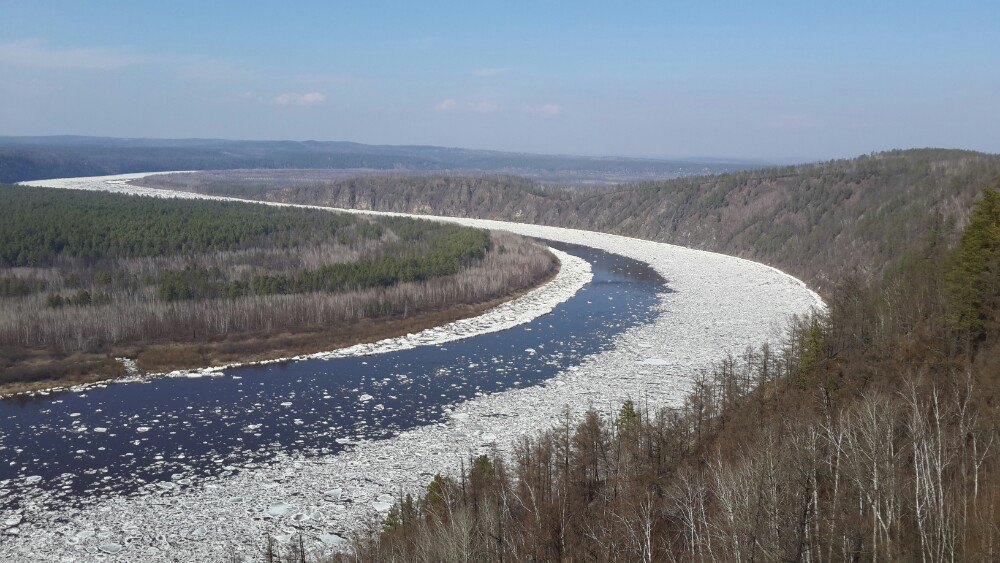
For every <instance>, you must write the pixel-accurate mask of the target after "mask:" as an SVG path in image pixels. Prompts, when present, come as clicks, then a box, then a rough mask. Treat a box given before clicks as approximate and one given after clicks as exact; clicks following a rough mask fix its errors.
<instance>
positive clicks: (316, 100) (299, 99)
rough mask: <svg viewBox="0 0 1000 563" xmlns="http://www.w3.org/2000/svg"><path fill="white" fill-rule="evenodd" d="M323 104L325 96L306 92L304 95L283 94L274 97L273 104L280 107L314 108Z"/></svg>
mask: <svg viewBox="0 0 1000 563" xmlns="http://www.w3.org/2000/svg"><path fill="white" fill-rule="evenodd" d="M324 102H326V94H321V93H319V92H308V93H305V94H296V93H294V92H285V93H284V94H278V95H277V96H275V97H274V103H276V104H278V105H280V106H314V105H317V104H322V103H324Z"/></svg>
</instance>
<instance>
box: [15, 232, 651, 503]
mask: <svg viewBox="0 0 1000 563" xmlns="http://www.w3.org/2000/svg"><path fill="white" fill-rule="evenodd" d="M550 244H551V245H552V246H554V247H557V248H560V249H562V250H565V251H567V252H569V253H571V254H574V255H577V256H579V257H581V258H583V259H585V260H587V261H588V262H590V263H591V265H592V267H593V272H594V279H593V281H592V282H590V283H588V284H587V285H586V286H585V287H584V288H583V289H582V290H580V291H579V292H578V293H577V294H576V295H575V296H573V297H572V298H571V299H569V300H568V301H566V302H565V303H563V304H561V305H559V306H558V307H556V308H555V310H553V311H552V312H551V313H549V314H546V315H543V316H541V317H539V318H537V319H535V320H534V321H532V322H530V323H527V324H523V325H519V326H517V327H515V328H512V329H510V330H505V331H501V332H494V333H489V334H484V335H481V336H476V337H472V338H467V339H464V340H458V341H454V342H449V343H447V344H442V345H438V346H420V347H417V348H413V349H410V350H403V351H399V352H391V353H386V354H379V355H373V356H364V357H354V358H337V359H331V360H305V361H299V362H290V363H285V364H268V365H262V366H247V367H241V368H234V369H230V370H227V371H226V372H225V373H224V374H223V375H221V376H217V377H202V378H197V379H189V378H158V379H154V380H152V381H148V382H139V383H122V384H112V385H108V386H105V387H98V388H92V389H89V390H87V391H85V392H80V393H62V394H58V395H49V396H45V397H33V398H30V399H24V398H21V399H8V400H6V401H4V402H2V403H0V508H15V507H17V506H21V505H23V503H24V501H25V500H27V497H31V498H33V499H34V501H35V502H41V503H42V504H44V505H59V504H64V503H69V504H80V503H83V502H86V501H88V500H93V499H96V498H100V497H102V496H105V495H107V494H109V493H126V494H130V493H135V492H141V491H143V490H144V489H150V488H156V487H169V486H173V485H170V483H174V484H175V485H177V486H184V485H186V484H189V483H191V482H192V481H195V480H197V479H199V478H205V477H218V476H225V475H227V474H230V473H232V472H236V471H239V470H241V469H245V468H250V467H254V466H256V465H258V464H264V463H267V462H268V460H269V459H271V458H272V457H274V456H275V454H277V453H279V452H286V453H300V454H305V455H322V454H329V453H333V452H337V451H340V450H342V449H343V448H345V447H348V446H347V444H349V443H350V441H356V440H360V439H379V438H385V437H389V436H392V435H395V434H397V433H399V432H400V431H401V430H405V429H407V428H413V427H416V426H420V425H426V424H432V423H436V422H440V421H441V420H443V419H444V418H445V416H446V409H448V408H450V407H453V406H455V405H457V404H459V403H461V402H463V401H465V400H468V399H470V398H472V397H475V396H477V395H480V394H489V393H495V392H499V391H504V390H506V389H511V388H518V387H526V386H531V385H536V384H538V383H540V382H543V381H545V380H546V379H549V378H551V377H553V376H554V375H556V374H557V373H558V372H559V371H561V370H563V369H566V368H567V367H570V366H573V365H576V364H578V363H580V362H581V361H582V360H583V359H584V358H585V357H586V356H588V355H591V354H594V353H597V352H600V351H602V350H605V349H607V348H608V347H609V346H610V345H611V340H612V337H614V336H615V335H616V334H618V333H620V332H622V331H624V330H625V329H627V328H629V327H632V326H636V325H639V324H643V323H647V322H650V321H652V320H653V318H654V316H655V312H654V311H653V306H654V305H656V304H657V303H658V294H660V293H663V292H665V291H668V289H667V288H666V286H665V284H664V280H663V279H662V278H660V277H659V276H658V275H657V274H656V273H655V272H654V271H653V270H652V268H650V267H649V266H648V265H646V264H643V263H641V262H637V261H635V260H631V259H628V258H624V257H622V256H618V255H615V254H609V253H605V252H601V251H598V250H594V249H590V248H586V247H577V246H568V245H561V244H557V243H550ZM164 483H166V484H164Z"/></svg>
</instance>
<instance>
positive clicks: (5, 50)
mask: <svg viewBox="0 0 1000 563" xmlns="http://www.w3.org/2000/svg"><path fill="white" fill-rule="evenodd" d="M146 61H147V59H146V57H143V56H140V55H135V54H131V53H126V52H124V51H121V50H120V49H115V48H111V47H74V48H69V49H59V48H54V47H49V46H47V45H45V44H44V43H42V42H41V41H39V40H37V39H30V40H27V41H15V42H12V43H2V44H0V64H7V65H14V66H23V67H29V68H39V69H45V70H94V71H110V70H118V69H121V68H124V67H128V66H133V65H138V64H142V63H144V62H146Z"/></svg>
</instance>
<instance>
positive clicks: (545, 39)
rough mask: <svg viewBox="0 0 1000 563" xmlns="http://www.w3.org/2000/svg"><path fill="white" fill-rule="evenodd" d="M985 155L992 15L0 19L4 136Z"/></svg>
mask: <svg viewBox="0 0 1000 563" xmlns="http://www.w3.org/2000/svg"><path fill="white" fill-rule="evenodd" d="M60 134H73V135H98V136H117V137H154V138H192V137H201V138H227V139H292V140H307V139H312V140H347V141H356V142H362V143H375V144H427V145H442V146H457V147H467V148H482V149H498V150H512V151H523V152H540V153H559V154H584V155H617V156H644V157H717V158H741V159H760V160H769V161H782V160H788V161H794V160H816V159H827V158H837V157H848V156H856V155H858V154H864V153H868V152H872V151H878V150H886V149H892V148H909V147H927V146H934V147H949V148H968V149H975V150H981V151H986V152H1000V2H998V1H996V0H994V1H992V2H934V3H931V2H914V1H910V2H896V1H892V0H883V1H881V2H871V1H868V2H853V1H849V0H848V1H840V2H829V1H825V2H811V1H808V0H799V1H797V2H763V1H762V2H732V3H722V2H712V1H711V0H705V1H700V2H670V1H659V2H590V1H587V0H577V1H574V2H558V1H550V2H539V1H537V0H536V1H533V2H523V3H522V2H517V1H509V2H475V1H471V2H470V1H464V2H447V1H439V2H428V3H426V4H424V5H421V3H417V2H380V1H377V0H370V1H369V0H366V1H362V2H358V1H357V0H354V1H351V2H334V1H327V2H282V3H279V2H253V1H240V2H222V1H218V2H206V1H204V0H200V1H197V2H194V1H187V0H173V1H171V2H139V1H131V2H115V1H111V0H103V1H96V2H79V1H66V2H50V1H46V0H30V1H11V0H0V135H60Z"/></svg>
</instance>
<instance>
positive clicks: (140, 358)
mask: <svg viewBox="0 0 1000 563" xmlns="http://www.w3.org/2000/svg"><path fill="white" fill-rule="evenodd" d="M559 271H560V265H559V262H558V261H556V263H555V266H554V267H553V269H552V270H550V271H549V272H548V273H547V274H546V275H545V276H544V277H543V278H541V279H539V280H537V282H536V283H535V284H534V285H532V286H530V287H527V288H518V289H517V290H516V291H514V292H512V293H509V294H507V295H504V296H502V297H498V298H495V299H491V300H489V301H484V302H482V303H475V304H462V305H457V306H454V307H450V308H448V309H444V310H435V311H427V312H424V313H417V314H413V315H408V316H406V317H403V316H395V317H390V318H379V319H363V320H361V321H358V322H355V323H351V324H348V325H341V326H336V327H328V328H323V329H319V330H304V331H297V332H289V331H282V332H279V333H276V334H269V333H266V332H261V333H251V334H242V335H234V336H232V337H230V338H227V339H225V340H223V341H219V342H197V343H193V342H183V343H158V344H150V345H145V346H128V347H123V348H118V349H114V350H111V351H109V352H104V353H100V354H87V353H74V354H68V355H66V356H65V357H64V358H59V359H53V358H52V357H51V355H50V354H49V352H48V351H45V350H41V351H28V352H27V353H26V357H25V358H23V359H21V360H20V362H22V366H24V368H26V369H27V370H31V371H37V372H38V373H41V374H45V373H49V374H51V373H61V374H62V375H60V376H57V377H46V378H45V379H41V380H37V381H12V382H2V383H0V398H2V397H9V396H12V395H19V394H24V393H35V392H38V391H47V392H51V391H53V390H59V389H66V388H71V387H79V386H83V385H88V384H93V383H99V382H101V383H107V382H113V381H116V380H126V379H129V378H133V379H134V378H136V377H139V378H148V377H155V376H156V375H162V374H167V373H171V372H178V371H183V370H197V369H220V368H221V367H223V366H227V367H228V366H233V365H240V364H248V363H261V362H280V361H283V360H290V359H292V358H295V357H302V356H310V355H315V354H321V353H330V352H333V351H336V350H339V349H343V348H349V347H352V346H356V345H360V344H373V343H376V342H380V341H384V340H389V339H394V338H398V337H401V336H405V335H408V334H413V333H419V332H421V331H424V330H427V329H430V328H434V327H439V326H442V325H446V324H448V323H452V322H455V321H459V320H463V319H471V318H473V317H477V316H480V315H482V314H484V313H485V312H487V311H489V310H491V309H494V308H496V307H499V306H501V305H503V304H505V303H508V302H511V301H515V300H517V299H520V298H522V297H524V296H525V295H527V294H529V293H531V292H533V291H536V290H538V289H539V288H541V287H544V286H545V285H546V284H549V283H551V282H552V281H553V280H554V279H555V278H556V277H557V276H558V274H559ZM122 359H127V360H131V361H130V362H129V363H127V364H126V363H124V362H123V361H122Z"/></svg>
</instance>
